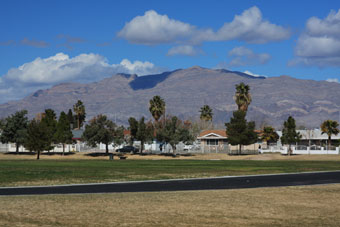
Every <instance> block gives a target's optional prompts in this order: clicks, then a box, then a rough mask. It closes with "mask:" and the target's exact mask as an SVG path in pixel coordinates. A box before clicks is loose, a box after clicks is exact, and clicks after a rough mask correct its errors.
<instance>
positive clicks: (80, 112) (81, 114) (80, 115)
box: [73, 100, 86, 129]
mask: <svg viewBox="0 0 340 227" xmlns="http://www.w3.org/2000/svg"><path fill="white" fill-rule="evenodd" d="M73 110H74V112H75V113H76V118H77V124H78V129H80V126H81V125H82V123H83V122H84V120H85V115H86V114H85V106H84V104H83V102H82V101H80V100H78V102H77V103H76V104H74V106H73Z"/></svg>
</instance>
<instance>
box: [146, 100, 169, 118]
mask: <svg viewBox="0 0 340 227" xmlns="http://www.w3.org/2000/svg"><path fill="white" fill-rule="evenodd" d="M149 103H150V106H149V111H150V113H151V115H152V116H153V118H154V119H155V121H156V122H158V120H159V119H160V118H161V116H162V115H164V114H165V101H164V99H162V98H161V97H160V96H158V95H156V96H154V97H153V98H152V99H151V100H150V102H149Z"/></svg>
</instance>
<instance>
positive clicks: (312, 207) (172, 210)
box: [0, 184, 340, 227]
mask: <svg viewBox="0 0 340 227" xmlns="http://www.w3.org/2000/svg"><path fill="white" fill-rule="evenodd" d="M339 194H340V184H334V185H323V186H304V187H281V188H260V189H242V190H215V191H186V192H152V193H117V194H87V195H48V196H16V197H0V226H299V227H302V226H340V218H339V212H340V196H339Z"/></svg>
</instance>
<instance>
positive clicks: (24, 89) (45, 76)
mask: <svg viewBox="0 0 340 227" xmlns="http://www.w3.org/2000/svg"><path fill="white" fill-rule="evenodd" d="M162 71H163V69H162V68H160V67H156V66H155V65H154V64H152V63H151V62H147V61H145V62H141V61H134V62H131V61H129V60H128V59H123V60H122V61H121V62H120V63H118V64H109V63H108V61H107V59H106V58H105V57H103V56H101V55H98V54H92V53H91V54H80V55H78V56H75V57H73V58H71V57H69V56H68V55H66V54H64V53H58V54H56V55H54V56H51V57H48V58H36V59H35V60H33V61H32V62H28V63H25V64H23V65H21V66H19V67H17V68H12V69H10V70H9V71H8V72H7V74H5V75H3V76H2V77H1V78H0V94H6V95H2V96H1V98H0V102H4V101H8V100H11V99H18V98H22V97H23V96H25V95H28V94H29V93H31V92H34V91H35V90H37V89H44V88H47V87H50V86H52V85H55V84H58V83H62V82H83V83H88V82H93V81H98V80H100V79H102V78H105V77H109V76H112V75H114V74H116V73H129V74H137V75H140V76H142V75H146V74H155V73H160V72H162Z"/></svg>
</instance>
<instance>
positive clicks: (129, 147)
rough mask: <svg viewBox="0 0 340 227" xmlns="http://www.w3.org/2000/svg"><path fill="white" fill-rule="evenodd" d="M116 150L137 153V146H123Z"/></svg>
mask: <svg viewBox="0 0 340 227" xmlns="http://www.w3.org/2000/svg"><path fill="white" fill-rule="evenodd" d="M116 151H117V152H130V153H131V152H132V153H134V154H135V153H137V152H138V151H139V150H138V149H137V148H135V147H134V146H124V147H122V148H120V149H117V150H116Z"/></svg>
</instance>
